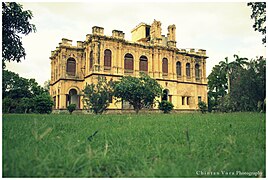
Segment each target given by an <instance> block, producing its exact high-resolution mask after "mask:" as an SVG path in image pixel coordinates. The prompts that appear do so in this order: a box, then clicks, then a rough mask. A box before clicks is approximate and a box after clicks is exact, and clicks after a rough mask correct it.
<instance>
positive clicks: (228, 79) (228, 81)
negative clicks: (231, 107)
mask: <svg viewBox="0 0 268 180" xmlns="http://www.w3.org/2000/svg"><path fill="white" fill-rule="evenodd" d="M227 84H228V94H230V92H231V85H230V74H229V73H227Z"/></svg>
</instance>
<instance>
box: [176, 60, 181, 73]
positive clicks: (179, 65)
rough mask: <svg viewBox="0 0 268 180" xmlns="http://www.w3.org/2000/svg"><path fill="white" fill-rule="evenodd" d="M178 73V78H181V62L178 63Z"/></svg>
mask: <svg viewBox="0 0 268 180" xmlns="http://www.w3.org/2000/svg"><path fill="white" fill-rule="evenodd" d="M176 72H177V76H181V62H180V61H178V62H177V63H176Z"/></svg>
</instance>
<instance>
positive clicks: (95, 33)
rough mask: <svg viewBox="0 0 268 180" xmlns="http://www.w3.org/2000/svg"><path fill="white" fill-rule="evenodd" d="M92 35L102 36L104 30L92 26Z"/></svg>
mask: <svg viewBox="0 0 268 180" xmlns="http://www.w3.org/2000/svg"><path fill="white" fill-rule="evenodd" d="M92 34H93V35H101V36H104V28H103V27H98V26H94V27H92Z"/></svg>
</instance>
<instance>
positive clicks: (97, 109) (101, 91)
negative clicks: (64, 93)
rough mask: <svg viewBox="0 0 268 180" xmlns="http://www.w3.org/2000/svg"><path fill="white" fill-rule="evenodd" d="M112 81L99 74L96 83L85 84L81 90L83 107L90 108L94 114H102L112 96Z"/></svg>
mask: <svg viewBox="0 0 268 180" xmlns="http://www.w3.org/2000/svg"><path fill="white" fill-rule="evenodd" d="M112 83H113V82H112V81H109V82H107V80H106V78H105V77H102V76H99V77H98V83H97V84H96V85H95V84H90V85H87V86H86V87H85V89H84V90H83V102H84V108H85V109H90V110H92V111H93V112H94V113H95V114H102V113H103V112H104V111H105V110H106V109H107V107H108V106H109V104H110V101H111V99H112V96H113V90H112Z"/></svg>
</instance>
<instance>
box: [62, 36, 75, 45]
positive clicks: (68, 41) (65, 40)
mask: <svg viewBox="0 0 268 180" xmlns="http://www.w3.org/2000/svg"><path fill="white" fill-rule="evenodd" d="M72 42H73V41H72V40H69V39H66V38H62V39H61V43H60V45H64V46H72Z"/></svg>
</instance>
